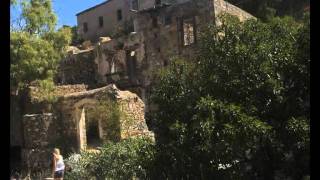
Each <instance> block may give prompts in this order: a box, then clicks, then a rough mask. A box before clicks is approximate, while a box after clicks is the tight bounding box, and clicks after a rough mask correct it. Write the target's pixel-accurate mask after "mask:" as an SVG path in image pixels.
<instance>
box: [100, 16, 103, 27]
mask: <svg viewBox="0 0 320 180" xmlns="http://www.w3.org/2000/svg"><path fill="white" fill-rule="evenodd" d="M99 27H103V17H102V16H100V17H99Z"/></svg>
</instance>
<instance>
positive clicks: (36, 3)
mask: <svg viewBox="0 0 320 180" xmlns="http://www.w3.org/2000/svg"><path fill="white" fill-rule="evenodd" d="M22 16H23V17H24V20H25V27H24V29H23V30H24V31H26V32H29V33H30V34H43V33H46V32H50V31H53V30H54V27H55V25H56V21H57V17H56V15H55V14H54V12H53V11H52V4H51V0H24V1H22Z"/></svg>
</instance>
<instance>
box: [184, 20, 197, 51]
mask: <svg viewBox="0 0 320 180" xmlns="http://www.w3.org/2000/svg"><path fill="white" fill-rule="evenodd" d="M182 26H183V27H182V28H183V45H184V46H189V45H191V44H194V43H195V41H196V37H195V35H196V31H195V18H190V19H184V20H183V22H182Z"/></svg>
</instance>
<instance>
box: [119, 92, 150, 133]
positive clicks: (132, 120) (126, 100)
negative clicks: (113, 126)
mask: <svg viewBox="0 0 320 180" xmlns="http://www.w3.org/2000/svg"><path fill="white" fill-rule="evenodd" d="M117 99H118V102H119V104H120V108H121V111H122V112H123V113H124V115H123V116H122V117H121V119H120V123H121V125H120V128H121V139H126V138H128V137H135V136H148V137H151V138H153V133H152V132H151V131H149V130H148V126H147V124H146V121H145V118H144V107H145V105H144V103H143V101H142V100H141V99H140V98H139V97H138V96H137V95H136V94H133V93H131V92H129V91H119V92H118V95H117Z"/></svg>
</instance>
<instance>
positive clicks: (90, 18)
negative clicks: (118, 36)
mask: <svg viewBox="0 0 320 180" xmlns="http://www.w3.org/2000/svg"><path fill="white" fill-rule="evenodd" d="M130 9H131V0H108V1H105V2H103V3H101V4H98V5H96V6H94V7H92V8H89V9H87V10H84V11H82V12H79V13H78V14H77V24H78V34H79V36H80V37H81V38H83V39H84V40H91V41H93V42H95V41H97V40H98V39H99V37H102V36H110V35H112V34H115V33H117V31H119V30H124V31H125V30H126V28H129V29H130V23H131V24H132V16H133V12H131V11H130ZM131 26H132V25H131ZM132 28H133V27H132Z"/></svg>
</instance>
